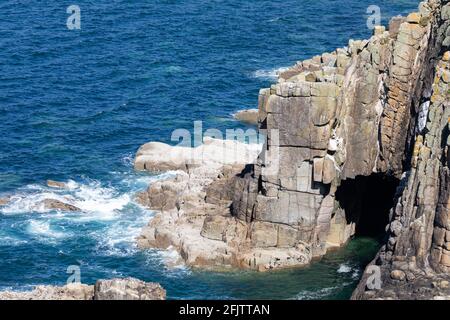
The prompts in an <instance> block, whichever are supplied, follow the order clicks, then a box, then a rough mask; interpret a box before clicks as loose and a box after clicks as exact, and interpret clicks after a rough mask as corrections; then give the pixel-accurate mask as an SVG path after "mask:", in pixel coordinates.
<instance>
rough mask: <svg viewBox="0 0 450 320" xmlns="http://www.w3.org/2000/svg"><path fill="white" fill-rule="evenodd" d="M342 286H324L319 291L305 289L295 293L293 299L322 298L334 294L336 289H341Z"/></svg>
mask: <svg viewBox="0 0 450 320" xmlns="http://www.w3.org/2000/svg"><path fill="white" fill-rule="evenodd" d="M339 288H340V287H338V286H335V287H328V288H323V289H320V290H317V291H313V290H303V291H300V292H299V293H298V294H296V295H295V297H294V298H293V300H320V299H322V298H326V297H328V296H329V295H330V294H332V293H333V292H334V291H336V290H337V289H339Z"/></svg>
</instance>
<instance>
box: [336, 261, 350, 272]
mask: <svg viewBox="0 0 450 320" xmlns="http://www.w3.org/2000/svg"><path fill="white" fill-rule="evenodd" d="M352 270H353V268H352V267H350V266H349V265H348V264H345V263H342V264H341V265H340V266H339V269H338V270H337V272H338V273H349V272H351V271H352Z"/></svg>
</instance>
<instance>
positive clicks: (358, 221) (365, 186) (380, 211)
mask: <svg viewBox="0 0 450 320" xmlns="http://www.w3.org/2000/svg"><path fill="white" fill-rule="evenodd" d="M398 185H399V180H398V179H396V178H395V177H392V176H388V175H386V174H372V175H370V176H367V177H366V176H357V177H356V178H355V179H347V180H343V181H342V183H341V185H340V186H339V188H338V189H337V191H336V200H337V201H338V202H339V205H340V207H341V208H342V209H344V210H345V216H346V220H347V223H348V224H350V223H354V224H355V229H356V230H355V236H368V237H380V236H383V235H384V234H385V228H386V225H387V224H388V223H389V213H390V209H391V208H392V207H393V206H394V200H395V194H396V190H397V187H398Z"/></svg>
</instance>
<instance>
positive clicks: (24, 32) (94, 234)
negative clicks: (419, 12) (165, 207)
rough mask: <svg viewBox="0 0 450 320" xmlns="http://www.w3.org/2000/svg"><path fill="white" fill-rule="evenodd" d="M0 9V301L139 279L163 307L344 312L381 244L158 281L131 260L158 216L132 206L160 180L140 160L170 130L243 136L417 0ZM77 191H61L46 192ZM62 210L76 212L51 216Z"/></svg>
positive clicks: (159, 265) (101, 2) (158, 262)
mask: <svg viewBox="0 0 450 320" xmlns="http://www.w3.org/2000/svg"><path fill="white" fill-rule="evenodd" d="M72 2H74V3H75V4H77V5H79V6H80V8H81V30H79V31H70V30H68V29H67V28H66V19H67V17H68V14H67V13H66V8H67V6H68V5H69V4H72V3H67V4H66V3H65V2H61V1H56V0H53V1H32V2H31V1H26V2H25V1H18V0H3V1H2V2H1V3H0V12H1V13H0V15H1V19H0V48H1V50H0V70H1V72H0V97H1V99H0V197H2V196H12V199H11V200H12V201H11V203H10V204H9V205H7V206H6V207H3V208H0V289H11V288H12V289H21V290H23V289H29V288H30V286H32V285H35V284H64V283H65V281H66V279H67V277H68V275H67V274H66V270H67V267H68V266H69V265H79V266H80V268H81V277H82V281H83V282H86V283H92V282H93V281H94V280H95V279H98V278H112V277H122V276H134V277H138V278H141V279H143V280H148V281H157V282H161V284H162V285H163V286H164V287H165V288H166V289H167V290H168V296H169V297H170V298H206V299H214V298H278V299H327V298H328V299H331V298H348V297H349V296H350V294H351V291H352V289H353V288H354V286H355V284H356V283H357V281H358V277H359V276H360V273H361V268H362V267H363V266H364V264H365V263H367V261H368V260H369V259H370V258H371V256H372V255H373V253H374V252H375V251H376V246H377V245H376V242H374V241H373V240H370V239H357V240H355V241H353V242H352V243H351V244H350V245H349V246H348V247H347V248H346V249H344V250H341V251H339V252H335V253H331V254H329V255H328V256H327V257H325V258H324V259H323V260H321V261H320V262H317V263H314V264H313V265H312V266H310V267H308V268H305V269H300V270H291V271H282V272H276V273H267V274H257V273H252V272H229V273H223V274H220V273H210V272H198V271H191V270H188V269H186V268H183V267H182V266H180V267H177V268H175V269H168V268H166V267H164V265H165V264H164V261H167V260H169V261H170V260H171V259H172V260H173V259H175V258H176V257H175V256H174V253H172V252H157V251H144V252H140V251H138V250H136V248H135V246H134V237H135V236H136V235H138V234H139V230H140V228H141V227H142V226H144V225H145V224H146V223H147V222H148V221H149V219H151V216H152V212H150V211H146V210H144V209H143V208H141V207H139V206H138V205H137V204H135V203H134V202H133V194H134V193H135V192H137V191H139V190H142V189H144V188H145V187H146V186H147V185H148V184H149V183H151V181H154V180H155V179H159V178H161V177H158V176H151V175H146V174H139V173H135V172H133V170H132V165H131V163H132V157H133V154H134V153H135V152H136V150H137V148H138V147H139V146H140V145H141V144H143V143H145V142H147V141H151V140H157V141H164V142H170V137H171V132H172V131H173V130H175V129H177V128H186V129H192V127H193V121H195V120H203V121H204V123H203V126H204V129H207V128H218V129H222V130H223V129H227V128H235V127H242V128H244V126H243V125H241V124H239V123H237V122H235V121H233V120H232V117H231V114H232V113H233V112H236V111H237V110H240V109H245V108H254V107H256V105H257V96H258V90H259V88H261V87H267V86H269V85H270V83H272V82H273V81H274V76H275V74H276V70H277V69H279V68H282V67H286V66H289V65H292V64H294V63H295V62H296V61H297V60H301V59H305V58H308V57H311V56H313V55H315V54H319V53H322V52H324V51H331V50H333V49H334V48H336V47H342V46H345V45H346V44H347V41H348V39H350V38H354V39H359V38H367V37H368V36H369V35H370V30H368V29H367V27H366V19H367V14H366V10H367V7H368V6H369V5H370V4H373V3H374V2H375V4H378V5H379V6H380V8H381V12H382V15H383V22H384V23H386V22H387V19H388V18H389V17H390V16H393V15H396V14H405V13H407V12H408V11H411V10H413V9H414V8H416V6H417V3H418V1H412V0H399V1H394V0H390V1H388V0H383V1H379V0H377V1H365V0H364V1H360V0H341V1H331V0H323V1H317V0H283V1H263V0H261V1H254V0H228V1H216V0H208V1H206V0H178V1H174V0H165V1H143V0H136V1H124V0H122V1H121V0H117V1H105V0H98V1H86V0H84V1H82V0H74V1H72ZM47 179H55V180H61V181H65V182H68V184H69V189H68V190H55V189H50V188H47V187H46V186H45V181H46V180H47ZM46 198H52V199H60V200H63V201H67V202H70V203H73V204H74V205H76V206H78V207H80V208H82V209H83V213H63V212H54V211H48V210H45V209H44V208H42V207H41V206H40V205H39V203H40V201H42V200H43V199H46Z"/></svg>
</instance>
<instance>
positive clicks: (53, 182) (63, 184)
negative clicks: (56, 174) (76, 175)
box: [47, 180, 67, 189]
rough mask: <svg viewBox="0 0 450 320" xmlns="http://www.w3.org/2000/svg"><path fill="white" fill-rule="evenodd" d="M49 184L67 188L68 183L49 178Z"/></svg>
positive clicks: (49, 185) (52, 186)
mask: <svg viewBox="0 0 450 320" xmlns="http://www.w3.org/2000/svg"><path fill="white" fill-rule="evenodd" d="M47 186H48V187H51V188H60V189H66V188H67V184H66V183H64V182H59V181H54V180H47Z"/></svg>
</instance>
